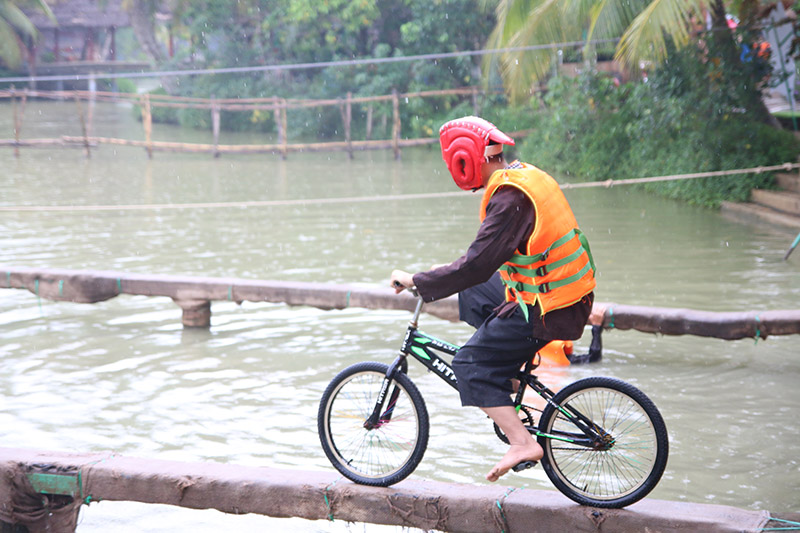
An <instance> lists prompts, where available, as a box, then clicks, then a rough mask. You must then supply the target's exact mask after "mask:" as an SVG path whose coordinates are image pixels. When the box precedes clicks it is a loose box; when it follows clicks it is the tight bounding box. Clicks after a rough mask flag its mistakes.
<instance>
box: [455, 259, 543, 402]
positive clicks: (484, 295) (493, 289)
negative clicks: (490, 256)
mask: <svg viewBox="0 0 800 533" xmlns="http://www.w3.org/2000/svg"><path fill="white" fill-rule="evenodd" d="M504 298H505V297H504V293H503V285H502V282H501V281H500V275H499V274H495V275H494V276H492V278H491V279H490V280H489V281H487V282H486V283H482V284H480V285H476V286H474V287H471V288H469V289H467V290H464V291H462V292H460V293H459V294H458V309H459V315H460V318H461V320H463V321H464V322H466V323H467V324H470V325H471V326H473V327H475V328H477V331H476V332H475V334H474V335H473V336H472V337H471V338H470V339H469V340H468V341H467V342H466V344H464V346H462V347H461V349H460V350H459V351H458V353H457V354H456V356H455V358H454V359H453V371H454V372H455V374H456V378H457V379H458V392H459V394H460V395H461V404H462V405H465V406H467V405H473V406H477V407H498V406H503V405H513V401H512V400H511V394H512V393H513V389H512V387H511V379H512V378H514V377H515V376H516V375H517V372H518V371H519V369H520V367H521V366H522V365H523V364H524V363H525V361H527V360H529V359H531V358H532V357H533V355H534V354H535V353H536V352H537V351H539V350H540V349H541V348H542V346H544V345H545V344H547V343H548V342H549V341H546V340H541V339H537V338H534V337H533V335H532V332H533V330H532V327H531V325H530V324H529V323H528V321H527V320H525V316H524V315H523V314H522V310H521V309H520V308H519V307H517V308H516V309H515V310H514V312H513V313H512V314H511V315H510V316H507V317H503V318H500V317H498V316H497V315H496V313H495V312H494V309H495V308H496V307H498V306H499V305H501V304H502V303H503V302H504V301H505V299H504Z"/></svg>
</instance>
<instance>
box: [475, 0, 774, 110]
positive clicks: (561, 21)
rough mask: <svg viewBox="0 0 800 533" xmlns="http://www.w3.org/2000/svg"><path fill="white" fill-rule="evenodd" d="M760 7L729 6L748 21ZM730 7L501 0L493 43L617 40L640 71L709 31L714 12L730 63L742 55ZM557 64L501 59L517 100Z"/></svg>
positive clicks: (624, 0) (546, 56)
mask: <svg viewBox="0 0 800 533" xmlns="http://www.w3.org/2000/svg"><path fill="white" fill-rule="evenodd" d="M758 3H759V2H758V0H738V1H735V2H730V4H731V6H732V8H733V9H735V10H736V11H737V12H739V13H742V14H747V15H748V17H747V21H748V22H749V23H754V22H755V21H754V20H753V17H752V16H750V14H752V13H753V12H754V11H755V7H757V4H758ZM725 8H726V6H725V3H724V2H723V0H500V1H499V2H498V4H497V8H496V16H497V26H496V27H495V29H494V31H493V32H492V34H491V36H490V39H489V43H488V44H489V46H490V47H495V48H510V47H523V46H528V45H532V44H546V43H559V42H571V41H581V40H584V39H585V40H586V41H590V40H593V39H597V40H602V39H617V38H618V39H619V41H618V44H617V46H616V51H615V59H616V60H618V61H620V62H621V63H622V64H623V65H624V66H625V67H627V68H632V69H638V68H640V67H641V65H658V64H660V63H661V62H662V61H663V60H664V59H665V58H666V57H667V50H668V49H669V47H670V45H672V46H674V47H675V48H677V49H681V48H682V47H684V46H686V45H687V44H688V43H689V42H690V41H691V37H692V35H693V34H694V33H695V32H696V31H697V30H702V29H703V28H704V27H705V15H706V14H709V15H710V16H711V20H712V32H711V35H712V38H713V40H714V41H715V42H716V44H717V48H718V50H719V53H721V54H723V55H724V56H726V57H728V58H729V59H730V58H733V57H734V56H735V55H736V54H737V52H736V44H735V41H734V39H733V36H732V34H731V31H730V29H729V28H728V25H727V23H726V9H725ZM586 46H587V49H588V47H589V45H588V44H587V45H586ZM553 60H554V53H553V51H552V50H549V49H546V50H537V51H532V52H528V51H511V52H507V53H504V54H502V55H501V56H500V57H499V58H498V62H499V64H500V68H501V74H502V75H503V78H504V79H505V80H506V84H507V87H508V89H509V92H510V94H511V95H512V96H513V97H515V98H519V97H520V96H522V95H524V94H526V93H527V92H528V90H529V88H530V84H531V80H540V79H542V78H544V77H545V76H546V75H547V74H548V73H549V72H550V69H551V67H552V62H553ZM486 66H487V67H489V66H490V64H489V63H487V64H486ZM729 66H730V67H733V66H734V63H733V62H731V64H730V65H729Z"/></svg>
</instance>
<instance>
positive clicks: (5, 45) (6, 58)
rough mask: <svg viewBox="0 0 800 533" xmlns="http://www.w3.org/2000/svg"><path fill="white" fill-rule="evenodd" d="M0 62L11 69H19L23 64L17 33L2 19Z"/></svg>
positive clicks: (0, 27)
mask: <svg viewBox="0 0 800 533" xmlns="http://www.w3.org/2000/svg"><path fill="white" fill-rule="evenodd" d="M0 62H2V63H3V64H5V65H6V66H8V67H10V68H17V67H18V66H19V65H20V63H22V54H21V53H20V48H19V40H18V38H17V32H16V31H14V28H13V27H12V26H11V25H10V24H8V23H7V22H6V21H4V20H2V19H0Z"/></svg>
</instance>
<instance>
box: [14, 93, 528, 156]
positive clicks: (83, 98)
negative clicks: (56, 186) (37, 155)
mask: <svg viewBox="0 0 800 533" xmlns="http://www.w3.org/2000/svg"><path fill="white" fill-rule="evenodd" d="M481 94H484V93H483V91H482V90H480V89H478V88H477V87H466V88H461V89H447V90H432V91H418V92H411V93H398V92H397V91H393V92H392V94H388V95H378V96H353V95H352V93H348V94H347V95H346V96H345V98H331V99H323V100H304V99H290V98H280V97H275V96H273V97H269V98H196V97H189V96H171V95H162V94H134V93H117V92H103V91H38V90H29V89H9V90H0V100H2V99H9V100H10V101H11V105H12V108H13V110H12V113H13V125H14V137H13V138H7V139H2V138H0V146H11V147H13V148H14V155H15V156H17V157H19V154H20V152H19V149H20V147H42V146H48V147H74V148H83V149H84V150H85V152H86V156H87V157H91V149H92V148H93V147H97V146H99V145H102V144H111V145H117V146H135V147H141V148H144V149H145V151H146V152H147V156H148V157H150V158H152V157H153V152H155V151H171V152H199V153H210V154H212V155H214V157H219V156H220V155H221V154H254V153H273V154H280V155H281V157H282V158H284V159H286V158H287V157H288V154H289V153H290V152H309V151H344V152H347V154H348V155H349V157H350V158H352V157H353V153H354V151H356V150H383V149H391V150H392V151H393V152H394V156H395V158H400V154H401V149H402V148H405V147H410V146H421V145H426V144H435V143H436V142H437V138H436V137H430V138H416V139H407V138H403V133H402V123H401V119H400V105H401V101H403V102H408V101H409V100H411V99H414V98H440V97H445V96H462V97H467V96H469V97H471V99H472V105H473V112H474V114H476V115H477V114H479V101H480V98H479V96H480V95H481ZM29 98H38V99H50V100H63V101H66V100H74V102H75V105H76V109H77V115H78V120H79V122H80V125H81V136H70V135H62V136H60V137H57V138H46V139H33V138H31V139H23V138H21V137H20V132H21V130H22V126H23V119H24V113H25V106H26V103H27V101H28V99H29ZM82 102H87V103H88V104H89V105H88V106H86V107H87V109H86V110H85V109H84V106H83V105H82ZM95 102H116V103H120V102H127V103H130V104H133V105H138V106H139V107H140V108H141V112H142V127H143V129H144V140H134V139H121V138H114V137H100V136H95V135H92V130H93V110H94V105H92V104H94V103H95ZM378 103H391V108H392V124H391V135H390V137H389V138H388V139H372V138H371V137H372V133H373V131H374V128H373V126H374V125H373V117H374V112H373V105H374V104H378ZM356 105H360V106H365V107H366V110H365V113H364V115H365V119H366V124H365V127H364V131H365V138H364V139H353V138H352V131H353V127H352V126H353V121H354V118H353V107H354V106H356ZM315 107H338V108H339V111H340V115H341V118H342V125H343V128H342V131H343V132H344V140H342V141H330V142H318V143H290V142H289V138H290V134H289V131H288V120H287V113H288V112H289V111H290V110H298V109H308V108H315ZM154 108H171V109H204V110H208V112H209V113H210V115H211V130H212V142H211V143H210V144H209V143H185V142H171V141H156V140H153V109H154ZM223 111H227V112H249V113H253V112H255V111H265V112H272V113H273V115H274V121H275V131H276V142H274V143H271V144H220V122H221V120H220V115H221V113H222V112H223ZM524 133H525V132H516V134H517V135H524ZM513 135H514V134H512V136H513Z"/></svg>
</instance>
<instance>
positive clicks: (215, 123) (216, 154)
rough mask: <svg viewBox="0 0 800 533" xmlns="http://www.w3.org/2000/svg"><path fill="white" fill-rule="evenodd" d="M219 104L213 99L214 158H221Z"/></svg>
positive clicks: (212, 130)
mask: <svg viewBox="0 0 800 533" xmlns="http://www.w3.org/2000/svg"><path fill="white" fill-rule="evenodd" d="M219 119H220V116H219V104H218V103H217V101H216V99H215V98H214V97H212V98H211V132H212V135H213V136H214V157H219Z"/></svg>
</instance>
